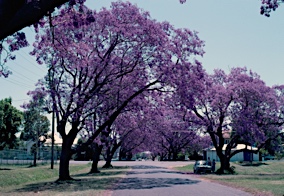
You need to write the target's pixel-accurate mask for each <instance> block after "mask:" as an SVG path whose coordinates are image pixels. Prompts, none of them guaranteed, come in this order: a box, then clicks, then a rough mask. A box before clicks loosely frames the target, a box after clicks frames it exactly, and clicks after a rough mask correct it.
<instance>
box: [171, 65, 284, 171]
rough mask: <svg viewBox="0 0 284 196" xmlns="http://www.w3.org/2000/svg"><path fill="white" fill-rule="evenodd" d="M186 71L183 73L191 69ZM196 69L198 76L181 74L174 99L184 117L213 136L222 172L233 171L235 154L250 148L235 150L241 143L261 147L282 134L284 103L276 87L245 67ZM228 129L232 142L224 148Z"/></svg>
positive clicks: (200, 129)
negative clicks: (226, 71)
mask: <svg viewBox="0 0 284 196" xmlns="http://www.w3.org/2000/svg"><path fill="white" fill-rule="evenodd" d="M180 69H182V67H181V68H180ZM183 71H184V75H186V73H188V72H190V70H189V71H186V70H185V69H183ZM195 71H196V77H197V78H194V77H191V78H188V77H186V78H187V79H186V78H185V77H182V78H180V80H178V81H177V82H176V84H177V86H176V89H177V93H176V94H175V97H176V99H175V100H176V103H177V105H179V107H180V108H183V110H184V111H186V112H187V114H186V117H185V118H186V119H187V120H188V121H189V122H190V123H191V124H194V125H198V126H200V128H199V131H201V132H204V133H205V134H208V135H209V136H210V137H211V140H212V143H213V145H214V147H215V148H216V153H217V155H218V157H219V158H220V162H221V168H220V169H219V172H220V173H224V170H230V163H229V162H230V158H231V157H232V156H234V155H235V154H236V153H239V152H241V151H245V150H246V151H250V150H251V149H248V148H244V149H241V150H238V151H232V149H233V148H235V147H236V146H237V145H238V144H245V145H246V146H248V145H256V146H258V147H259V149H260V148H261V147H262V145H263V143H266V142H268V141H270V140H271V139H274V138H276V137H277V136H278V135H279V133H280V132H279V130H281V125H282V124H283V117H282V115H283V114H282V112H283V110H282V109H281V107H280V106H281V104H282V103H281V102H279V101H278V100H279V99H278V98H277V96H276V95H277V94H276V92H275V90H274V89H273V88H271V87H268V86H266V85H265V83H264V82H263V81H262V80H261V79H260V78H259V76H258V75H257V74H255V73H253V72H248V71H247V70H246V69H245V68H234V69H232V70H231V72H230V73H229V74H226V73H225V72H224V71H222V70H215V72H214V74H212V75H209V74H206V73H205V72H204V70H202V69H201V68H200V69H196V70H195ZM282 107H283V106H282ZM228 129H229V130H231V134H230V141H229V143H228V144H227V145H226V146H225V147H226V148H225V150H224V149H223V147H224V144H225V139H224V137H223V133H224V131H225V130H228Z"/></svg>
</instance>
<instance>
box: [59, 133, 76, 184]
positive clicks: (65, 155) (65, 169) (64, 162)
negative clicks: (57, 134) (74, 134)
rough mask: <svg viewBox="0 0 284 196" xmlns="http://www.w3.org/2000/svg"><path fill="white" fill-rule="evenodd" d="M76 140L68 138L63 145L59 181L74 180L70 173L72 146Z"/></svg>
mask: <svg viewBox="0 0 284 196" xmlns="http://www.w3.org/2000/svg"><path fill="white" fill-rule="evenodd" d="M73 141H74V139H73V140H72V138H70V137H66V138H65V139H64V140H63V143H62V150H61V155H60V164H59V179H58V180H62V181H64V180H72V179H73V178H71V177H70V172H69V160H70V158H71V146H72V144H73Z"/></svg>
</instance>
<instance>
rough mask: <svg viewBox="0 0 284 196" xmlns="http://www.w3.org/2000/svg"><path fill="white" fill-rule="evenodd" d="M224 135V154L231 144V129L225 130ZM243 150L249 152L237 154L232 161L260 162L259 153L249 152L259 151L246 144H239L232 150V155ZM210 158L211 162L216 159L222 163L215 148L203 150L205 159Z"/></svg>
mask: <svg viewBox="0 0 284 196" xmlns="http://www.w3.org/2000/svg"><path fill="white" fill-rule="evenodd" d="M222 135H223V138H224V146H223V148H222V151H223V153H224V152H225V149H226V147H227V145H228V143H229V142H230V138H231V130H229V129H226V130H224V131H223V132H222ZM241 149H247V150H244V151H242V152H239V153H237V154H235V155H234V156H233V157H231V159H230V161H260V158H259V152H258V153H256V154H254V153H251V152H250V151H249V150H257V148H256V147H252V146H248V145H245V144H238V145H237V146H236V147H235V148H232V149H231V153H232V152H234V151H236V150H241ZM208 157H210V159H211V160H213V159H215V160H216V161H220V159H219V157H218V156H217V153H216V148H215V147H210V148H207V149H205V150H203V159H204V160H207V159H208Z"/></svg>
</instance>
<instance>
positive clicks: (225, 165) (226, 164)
mask: <svg viewBox="0 0 284 196" xmlns="http://www.w3.org/2000/svg"><path fill="white" fill-rule="evenodd" d="M217 155H218V157H219V159H220V164H221V166H220V168H219V169H218V170H217V171H216V173H217V174H224V173H225V171H228V172H230V173H233V171H232V170H231V168H230V156H227V155H226V154H225V155H224V154H223V153H222V151H219V152H218V150H217Z"/></svg>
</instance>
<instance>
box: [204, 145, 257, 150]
mask: <svg viewBox="0 0 284 196" xmlns="http://www.w3.org/2000/svg"><path fill="white" fill-rule="evenodd" d="M226 148H227V144H224V146H223V148H222V150H225V149H226ZM241 149H248V150H251V149H252V150H257V149H258V148H256V147H251V146H249V145H245V144H238V145H237V146H236V147H235V148H232V151H235V150H241ZM206 150H210V151H216V148H215V147H212V148H207V149H206Z"/></svg>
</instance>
